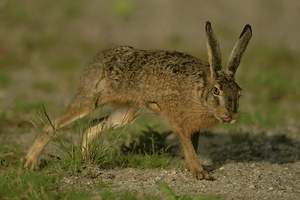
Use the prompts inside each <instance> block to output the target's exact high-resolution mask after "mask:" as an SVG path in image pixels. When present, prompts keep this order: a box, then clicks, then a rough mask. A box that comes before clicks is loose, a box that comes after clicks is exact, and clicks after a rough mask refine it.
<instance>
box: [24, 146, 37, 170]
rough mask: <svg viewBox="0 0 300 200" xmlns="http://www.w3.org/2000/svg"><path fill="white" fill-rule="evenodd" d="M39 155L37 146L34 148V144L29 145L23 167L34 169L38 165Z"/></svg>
mask: <svg viewBox="0 0 300 200" xmlns="http://www.w3.org/2000/svg"><path fill="white" fill-rule="evenodd" d="M39 155H40V151H38V149H37V148H34V146H32V147H30V149H29V150H28V153H27V155H26V157H25V159H26V162H25V164H24V168H29V169H36V168H37V167H38V160H39Z"/></svg>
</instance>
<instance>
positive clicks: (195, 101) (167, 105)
mask: <svg viewBox="0 0 300 200" xmlns="http://www.w3.org/2000/svg"><path fill="white" fill-rule="evenodd" d="M251 36H252V30H251V26H250V25H246V26H245V28H244V30H243V32H242V33H241V35H240V38H239V40H238V42H237V44H236V45H235V47H234V49H233V51H232V53H231V55H230V58H229V62H228V64H227V69H226V70H222V59H221V50H220V47H219V43H218V41H217V38H216V36H215V34H214V32H213V30H212V28H211V24H210V22H206V44H207V51H208V60H209V62H203V61H201V60H199V59H198V58H195V57H193V56H191V55H188V54H185V53H180V52H176V51H163V50H139V49H134V48H132V47H130V46H118V47H115V48H111V49H107V50H104V51H102V52H100V53H98V54H97V55H96V56H95V57H94V58H93V59H92V60H91V61H90V62H89V63H88V64H87V66H86V68H85V70H84V72H83V74H82V76H81V78H80V81H79V86H78V88H77V93H76V94H75V95H74V97H73V99H72V100H71V102H70V104H69V106H68V108H67V109H66V111H65V113H64V114H63V115H62V116H60V117H58V118H56V119H55V120H53V121H52V122H51V123H49V124H48V125H45V126H44V127H43V128H42V133H41V134H40V135H39V136H38V137H37V138H36V140H35V141H34V143H33V144H32V146H31V147H30V148H29V150H28V153H27V155H26V163H25V167H26V168H36V167H37V165H38V160H39V156H40V154H41V152H42V151H43V149H44V147H45V146H46V145H47V143H48V142H49V141H50V140H51V138H52V137H53V136H54V135H55V132H56V131H57V130H58V129H59V128H62V127H63V126H65V125H67V124H69V123H71V122H73V121H75V120H77V119H79V118H81V117H84V116H85V115H87V114H88V113H90V112H91V111H93V110H94V109H95V108H97V107H99V106H102V105H104V104H106V103H112V104H113V105H114V106H115V110H114V111H113V112H112V114H111V115H109V116H108V117H107V118H105V119H104V120H103V121H101V122H99V123H98V124H96V125H94V126H92V127H90V128H89V129H87V130H86V131H85V133H84V136H83V142H82V153H83V154H85V151H88V149H87V147H88V143H89V142H90V141H91V140H92V139H93V138H94V137H95V136H96V135H97V133H98V132H100V131H101V130H102V129H103V128H104V127H107V126H111V127H113V128H117V127H121V126H124V125H125V124H127V123H129V122H131V121H132V120H133V119H134V118H135V117H136V113H137V111H138V109H139V107H140V106H144V107H146V108H148V109H150V110H152V111H153V112H154V113H157V114H159V115H162V116H164V117H165V118H166V119H167V120H168V121H169V123H170V126H171V127H172V129H173V130H174V131H175V132H176V133H177V135H178V137H179V139H180V142H181V145H182V149H183V153H184V156H185V161H186V165H187V168H188V169H189V170H190V171H191V172H192V174H193V175H194V176H195V177H196V178H197V179H210V178H211V177H210V176H209V174H208V172H207V171H205V170H204V169H203V168H202V166H201V164H200V163H199V160H198V157H197V154H196V151H195V149H197V145H198V136H199V134H197V132H198V131H201V130H204V129H207V128H210V127H213V126H215V125H216V124H218V123H219V122H222V123H230V124H233V123H235V121H236V120H237V117H238V113H237V110H238V106H239V97H240V95H241V90H242V89H241V88H240V86H239V85H238V84H237V83H236V82H235V72H236V70H237V68H238V66H239V64H240V61H241V58H242V56H243V53H244V52H245V50H246V47H247V45H248V42H249V40H250V38H251ZM194 133H196V134H194Z"/></svg>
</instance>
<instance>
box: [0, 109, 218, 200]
mask: <svg viewBox="0 0 300 200" xmlns="http://www.w3.org/2000/svg"><path fill="white" fill-rule="evenodd" d="M36 113H37V114H36V117H37V118H38V119H35V120H33V119H31V121H40V122H41V123H42V124H43V123H46V122H47V117H43V116H42V115H43V112H42V111H39V112H36ZM43 118H46V119H43ZM86 120H87V121H86ZM89 121H90V120H89V119H85V120H83V122H80V120H79V121H78V122H77V123H75V127H72V132H73V131H75V132H76V130H77V133H76V134H78V135H77V136H78V137H79V138H81V137H82V131H83V130H84V129H85V128H86V126H87V125H86V124H89ZM85 122H86V123H85ZM37 131H38V130H37ZM66 131H67V130H61V131H58V132H57V136H55V137H54V139H53V140H54V142H55V144H56V147H57V151H58V158H59V159H56V158H50V159H47V160H42V162H41V168H40V169H39V170H36V171H31V170H26V169H24V168H23V164H24V160H23V153H20V152H22V147H21V146H20V145H18V144H16V143H12V142H10V143H6V142H4V141H3V142H0V166H1V167H0V198H1V199H91V197H92V195H95V192H94V191H95V190H96V191H97V196H99V197H101V198H102V199H125V200H126V199H140V198H142V199H151V200H152V199H160V198H161V197H160V196H158V195H153V194H148V193H145V192H143V191H139V192H137V191H131V190H121V191H118V192H116V191H114V190H112V189H111V188H110V185H109V183H104V182H102V180H101V179H94V173H93V172H92V171H91V172H89V170H87V171H85V172H84V173H82V169H84V168H85V166H91V165H92V166H97V167H99V168H105V169H107V168H112V167H113V168H115V167H118V168H124V167H132V168H141V169H146V168H169V167H170V165H171V162H174V159H173V158H172V157H171V156H170V154H169V153H168V147H167V146H166V144H165V139H166V136H167V135H169V134H170V133H169V132H166V133H164V134H162V135H160V134H158V133H157V132H154V131H153V130H151V129H149V130H148V131H144V132H142V134H141V135H140V136H139V138H138V139H137V140H134V141H131V142H130V143H129V145H127V146H126V148H125V146H122V144H124V142H125V141H122V139H126V137H122V134H124V132H125V130H124V129H119V130H107V131H105V133H102V134H99V136H98V138H96V139H95V140H94V142H92V143H91V144H90V145H89V148H88V155H89V159H83V157H82V154H81V148H80V145H79V144H75V142H74V141H73V140H70V135H68V134H67V136H66V133H65V132H66ZM72 138H74V137H72ZM96 140H97V141H96ZM122 148H123V149H122ZM124 148H125V149H124ZM174 166H176V164H175V165H174V163H172V167H174ZM80 171H81V173H79V172H80ZM79 174H80V178H83V179H89V180H94V182H93V185H92V187H87V186H82V184H80V183H79V182H75V183H73V184H68V183H67V182H64V178H65V179H68V178H69V177H72V176H78V175H79ZM157 184H158V187H159V188H161V190H162V191H164V192H163V194H164V195H165V197H166V198H168V199H220V197H219V196H214V195H209V196H207V195H198V196H193V197H192V196H189V195H186V194H182V195H179V196H177V195H175V193H174V192H172V191H173V190H172V189H171V188H170V187H169V186H168V185H166V184H165V183H162V182H159V183H157ZM166 191H167V192H166ZM198 197H199V198H198ZM200 197H201V198H200Z"/></svg>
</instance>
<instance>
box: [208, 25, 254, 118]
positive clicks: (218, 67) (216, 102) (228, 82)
mask: <svg viewBox="0 0 300 200" xmlns="http://www.w3.org/2000/svg"><path fill="white" fill-rule="evenodd" d="M251 36H252V30H251V26H250V25H246V26H245V28H244V30H243V32H242V33H241V35H240V38H239V40H238V42H237V44H236V45H235V47H234V49H233V50H232V52H231V55H230V58H229V62H228V64H227V69H226V70H222V59H221V50H220V47H219V43H218V41H217V38H216V36H215V34H214V32H213V30H212V28H211V24H210V22H207V23H206V45H207V50H208V58H209V65H210V73H211V74H210V75H211V77H210V82H209V86H208V89H207V96H206V100H205V101H206V102H205V104H206V105H207V107H208V108H209V109H210V110H211V111H212V112H213V114H214V116H215V118H216V119H218V120H219V121H221V122H226V123H230V124H233V123H235V121H236V120H237V116H238V112H237V110H238V107H239V98H240V96H241V90H242V89H241V87H240V86H239V85H238V84H237V83H236V82H235V77H234V75H235V72H236V70H237V68H238V66H239V64H240V61H241V58H242V55H243V53H244V52H245V50H246V47H247V45H248V43H249V41H250V38H251Z"/></svg>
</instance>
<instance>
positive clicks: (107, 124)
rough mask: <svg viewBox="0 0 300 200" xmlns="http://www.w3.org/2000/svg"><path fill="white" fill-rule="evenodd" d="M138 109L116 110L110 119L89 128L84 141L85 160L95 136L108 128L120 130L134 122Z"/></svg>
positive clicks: (121, 108)
mask: <svg viewBox="0 0 300 200" xmlns="http://www.w3.org/2000/svg"><path fill="white" fill-rule="evenodd" d="M136 113H137V108H133V107H128V106H122V107H118V108H117V109H116V110H114V111H113V112H112V113H111V114H110V115H109V116H108V117H106V118H104V119H103V120H102V121H100V122H99V123H98V124H96V125H94V126H92V127H90V128H88V129H87V130H86V131H85V132H84V134H83V139H82V149H81V150H82V155H83V157H84V158H86V157H87V154H88V145H89V144H90V143H91V141H92V140H93V139H94V138H95V136H96V135H97V134H98V133H100V132H101V131H103V130H107V129H108V128H113V129H115V128H120V127H122V126H125V125H126V124H128V123H130V122H132V121H133V120H134V118H135V116H136Z"/></svg>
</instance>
